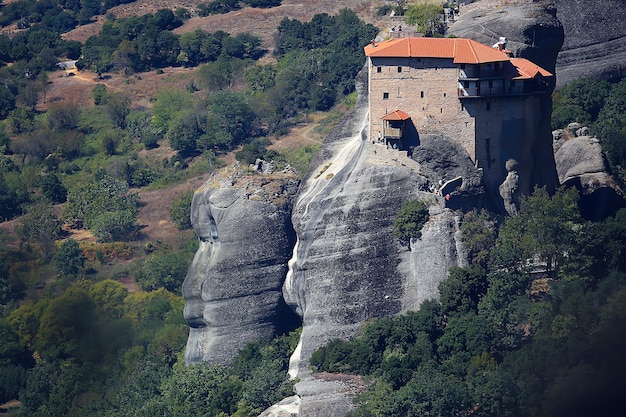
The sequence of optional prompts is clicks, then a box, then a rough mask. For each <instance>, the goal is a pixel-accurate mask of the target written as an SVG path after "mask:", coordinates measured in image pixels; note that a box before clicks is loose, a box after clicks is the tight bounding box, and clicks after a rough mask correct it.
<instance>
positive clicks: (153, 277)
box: [136, 252, 191, 294]
mask: <svg viewBox="0 0 626 417" xmlns="http://www.w3.org/2000/svg"><path fill="white" fill-rule="evenodd" d="M190 261H191V259H189V256H188V255H187V254H186V253H184V252H172V253H154V254H152V255H150V256H148V258H146V260H145V262H144V264H143V267H142V268H141V272H140V274H139V275H138V276H137V277H136V279H137V283H138V284H139V286H140V287H141V289H143V290H144V291H152V290H156V289H157V288H165V289H166V290H168V291H170V292H173V293H175V294H180V292H181V288H182V285H183V281H184V280H185V276H186V275H187V268H188V267H189V263H190Z"/></svg>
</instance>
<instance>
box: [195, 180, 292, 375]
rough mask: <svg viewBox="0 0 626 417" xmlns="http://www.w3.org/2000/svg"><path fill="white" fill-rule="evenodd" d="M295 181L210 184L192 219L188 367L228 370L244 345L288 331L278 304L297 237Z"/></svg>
mask: <svg viewBox="0 0 626 417" xmlns="http://www.w3.org/2000/svg"><path fill="white" fill-rule="evenodd" d="M297 188H298V180H297V179H296V178H295V176H293V175H286V176H273V177H270V176H255V177H246V176H244V175H243V174H242V172H241V170H237V169H235V170H233V172H232V176H231V177H230V178H222V177H218V176H215V177H212V178H210V179H209V180H208V181H207V183H206V184H205V185H204V186H203V188H202V189H200V190H198V191H197V192H196V193H195V195H194V198H193V202H192V206H191V219H192V224H193V226H194V230H195V232H196V234H197V236H198V238H199V240H200V247H199V249H198V251H197V253H196V255H195V257H194V259H193V262H192V264H191V266H190V268H189V271H188V273H187V277H186V278H185V282H184V283H183V296H184V298H185V310H184V315H185V319H186V320H187V322H188V323H189V325H190V333H189V338H188V342H187V347H186V349H185V360H186V361H187V362H199V361H208V362H220V363H229V362H230V361H231V360H232V359H233V358H234V356H235V355H236V354H237V352H238V350H239V349H240V348H242V347H243V345H245V344H246V343H248V342H251V341H254V340H258V339H261V338H269V337H272V336H274V335H275V334H276V333H278V332H281V331H282V330H283V329H284V328H289V327H290V326H293V324H294V322H295V320H296V318H295V316H294V315H293V314H292V313H291V311H290V310H289V308H288V307H286V305H285V302H284V300H283V297H282V284H283V281H284V279H285V274H286V273H287V261H288V260H289V257H290V256H291V248H292V247H293V242H294V239H295V235H294V232H293V229H292V227H291V219H290V217H291V199H292V197H293V195H295V193H296V192H297Z"/></svg>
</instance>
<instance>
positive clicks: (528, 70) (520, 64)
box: [511, 58, 553, 80]
mask: <svg viewBox="0 0 626 417" xmlns="http://www.w3.org/2000/svg"><path fill="white" fill-rule="evenodd" d="M511 63H512V64H513V65H514V66H515V68H516V69H517V72H518V74H519V75H517V76H514V77H512V78H513V79H515V80H523V79H530V78H535V77H536V76H537V75H541V76H543V77H552V75H553V74H552V73H551V72H550V71H546V70H545V69H543V68H541V67H540V66H539V65H537V64H535V63H533V62H531V61H529V60H527V59H525V58H511Z"/></svg>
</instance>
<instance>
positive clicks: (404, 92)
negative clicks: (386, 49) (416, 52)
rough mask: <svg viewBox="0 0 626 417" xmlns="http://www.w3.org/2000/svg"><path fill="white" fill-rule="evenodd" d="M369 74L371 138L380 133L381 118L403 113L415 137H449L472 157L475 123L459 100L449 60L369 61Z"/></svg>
mask: <svg viewBox="0 0 626 417" xmlns="http://www.w3.org/2000/svg"><path fill="white" fill-rule="evenodd" d="M379 67H380V68H381V71H380V72H378V68H379ZM398 68H401V71H400V72H398ZM369 74H370V82H369V96H370V137H372V138H374V137H377V135H378V131H382V120H381V118H382V117H383V116H384V115H386V114H388V113H390V112H393V111H395V110H402V111H404V112H405V113H407V114H409V115H410V116H411V121H412V123H413V125H414V126H415V129H416V130H417V133H418V134H422V133H446V134H450V135H452V137H455V138H458V140H459V141H460V143H461V144H462V145H463V147H464V148H465V149H466V150H467V152H468V154H469V155H470V156H471V157H472V158H473V156H474V129H473V125H474V123H473V120H472V118H471V117H470V115H469V114H468V113H467V112H466V111H464V109H463V108H462V106H461V103H460V101H459V99H458V69H457V67H456V65H454V64H453V63H452V60H450V59H434V58H422V59H419V58H410V59H409V58H401V59H399V58H370V59H369ZM385 93H386V94H388V98H387V99H385V98H384V96H383V94H385Z"/></svg>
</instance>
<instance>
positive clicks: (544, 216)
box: [492, 188, 582, 273]
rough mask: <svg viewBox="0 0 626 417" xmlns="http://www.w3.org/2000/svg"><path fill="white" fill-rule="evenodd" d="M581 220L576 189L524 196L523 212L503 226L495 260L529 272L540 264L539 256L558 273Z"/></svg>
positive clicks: (500, 264) (493, 254)
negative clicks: (552, 193)
mask: <svg viewBox="0 0 626 417" xmlns="http://www.w3.org/2000/svg"><path fill="white" fill-rule="evenodd" d="M581 221H582V219H581V216H580V211H579V208H578V192H577V191H576V190H575V189H573V188H570V189H559V190H557V192H556V193H555V194H554V196H550V195H549V194H548V192H547V191H546V190H545V189H544V188H538V189H535V191H534V192H533V194H532V195H531V196H530V197H525V198H523V199H522V203H521V205H520V214H519V215H517V216H514V217H511V218H509V219H507V220H506V221H505V222H504V224H503V225H502V226H501V228H500V233H499V236H498V241H497V244H496V247H495V248H494V252H493V253H492V256H493V259H494V261H495V262H496V264H497V265H499V266H500V267H515V268H518V269H519V270H524V271H528V270H529V269H532V268H535V267H537V266H538V265H537V262H536V261H534V258H535V257H537V259H538V260H539V262H540V263H542V264H543V265H545V268H546V270H547V271H548V272H550V273H558V270H559V267H560V266H561V264H562V263H563V262H564V260H565V259H566V258H567V257H568V256H570V255H571V248H572V243H573V242H574V240H575V236H576V234H577V230H578V229H579V225H580V223H581Z"/></svg>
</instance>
